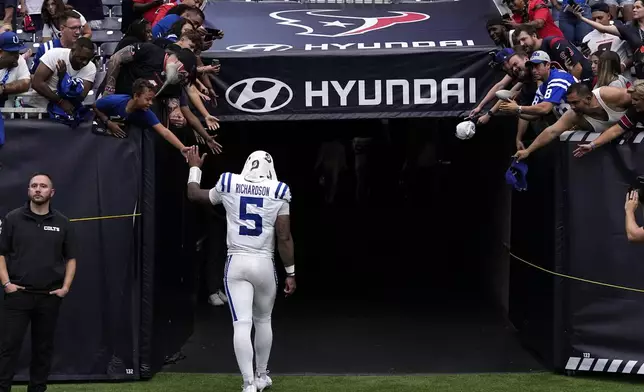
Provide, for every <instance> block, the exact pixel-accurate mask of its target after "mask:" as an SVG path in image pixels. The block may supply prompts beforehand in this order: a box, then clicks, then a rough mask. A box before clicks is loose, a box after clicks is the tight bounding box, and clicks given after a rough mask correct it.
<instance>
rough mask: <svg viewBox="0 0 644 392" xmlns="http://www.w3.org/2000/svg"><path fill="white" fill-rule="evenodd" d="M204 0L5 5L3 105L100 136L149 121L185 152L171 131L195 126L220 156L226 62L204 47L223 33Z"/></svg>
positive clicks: (0, 44)
mask: <svg viewBox="0 0 644 392" xmlns="http://www.w3.org/2000/svg"><path fill="white" fill-rule="evenodd" d="M203 8H204V4H203V0H183V1H181V0H123V1H121V0H67V1H66V2H64V1H63V0H20V2H19V4H17V3H12V2H11V1H9V0H5V2H4V18H3V21H4V24H3V25H2V28H1V30H0V97H1V99H2V100H4V102H3V103H2V106H3V107H4V108H5V109H4V110H3V111H4V112H11V111H13V112H20V110H19V109H16V108H32V109H33V108H36V109H41V111H42V112H43V113H44V112H47V113H48V115H49V118H51V119H53V120H54V121H57V122H60V123H64V124H67V125H69V126H71V127H76V126H78V125H79V124H80V123H81V122H84V121H86V120H89V119H90V118H92V117H93V118H94V121H93V131H94V132H95V133H97V134H101V135H108V136H114V137H125V136H126V135H127V131H128V127H127V125H129V124H132V125H135V126H139V127H142V128H148V127H149V128H152V129H154V130H155V131H157V132H158V133H159V134H160V135H161V136H162V137H163V138H165V139H166V140H167V141H168V142H169V143H171V144H172V145H173V146H175V147H176V148H177V149H179V150H180V151H182V153H184V155H185V153H186V151H187V148H186V147H185V146H184V145H183V144H182V143H181V141H179V139H178V138H177V137H176V136H175V135H174V134H173V133H172V132H171V131H170V130H169V128H170V126H175V127H180V128H181V127H190V128H192V130H193V131H194V133H195V136H196V137H197V141H199V142H202V143H204V144H206V145H207V146H208V147H209V148H210V149H211V150H212V151H213V152H214V153H219V152H220V149H221V146H220V145H219V144H218V143H217V142H216V141H215V139H214V137H213V136H212V135H211V134H210V133H209V131H214V130H216V129H218V128H219V122H218V120H217V118H215V117H214V116H212V115H211V114H210V113H211V111H212V109H213V108H214V107H215V106H216V102H217V98H218V97H217V94H216V93H215V90H214V88H213V82H212V79H211V78H212V77H213V76H215V75H216V74H217V73H218V72H219V70H220V65H219V64H218V62H215V63H213V64H211V65H205V64H204V63H203V62H202V59H201V57H200V54H201V52H202V51H204V50H208V49H209V48H210V47H211V46H212V45H213V42H214V41H215V40H216V39H220V38H222V37H223V32H222V31H220V30H217V29H210V28H206V27H205V26H204V21H205V16H204V13H203V10H202V9H203Z"/></svg>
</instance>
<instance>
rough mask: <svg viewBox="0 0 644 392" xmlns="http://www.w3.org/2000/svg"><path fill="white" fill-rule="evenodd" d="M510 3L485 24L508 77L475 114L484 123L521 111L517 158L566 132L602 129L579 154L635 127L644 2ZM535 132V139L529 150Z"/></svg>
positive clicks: (641, 99)
mask: <svg viewBox="0 0 644 392" xmlns="http://www.w3.org/2000/svg"><path fill="white" fill-rule="evenodd" d="M504 1H505V3H506V5H507V6H508V8H509V9H510V10H511V11H512V14H511V15H510V14H506V15H503V16H501V17H495V18H491V19H489V20H488V23H487V26H488V33H489V34H490V37H491V38H492V39H493V40H494V42H495V44H496V45H497V46H498V49H497V50H495V51H494V52H493V53H492V56H493V58H492V62H491V65H492V66H494V67H495V68H496V69H497V70H499V71H500V72H503V73H505V76H504V78H503V79H502V80H501V81H500V82H499V83H497V84H496V85H495V86H494V87H493V88H492V89H491V90H490V91H488V92H487V94H486V95H485V97H484V98H483V100H482V101H481V102H480V103H479V104H478V105H477V107H476V108H475V109H474V110H472V112H471V113H470V117H471V118H477V121H478V123H479V124H486V123H487V122H488V121H489V120H490V118H491V117H492V116H495V115H512V116H516V117H517V119H518V130H517V135H516V148H517V153H516V155H515V157H516V158H517V160H522V159H525V158H526V157H527V156H529V155H530V154H531V153H532V152H534V151H535V150H537V149H539V148H541V147H543V146H544V145H546V144H547V143H549V142H551V141H552V140H554V139H555V138H557V137H558V136H559V135H561V134H562V133H563V132H565V131H567V130H572V129H580V130H586V131H594V132H600V133H602V135H600V136H599V137H598V138H597V139H595V140H594V141H593V142H590V143H585V144H581V145H580V146H579V148H577V150H576V151H575V154H574V155H575V156H576V157H581V156H583V155H585V154H587V153H588V152H590V151H592V150H594V149H595V148H597V147H599V146H601V145H604V144H606V143H609V142H611V141H612V140H614V139H616V138H618V137H619V136H620V135H622V134H624V132H625V131H630V130H632V129H634V128H635V127H636V126H637V124H638V123H639V121H640V119H641V118H642V117H643V116H642V115H640V114H639V113H640V112H641V111H643V110H644V81H641V79H644V58H643V54H642V51H644V30H643V28H644V25H643V23H642V22H644V2H643V0H635V1H628V0H622V1H615V0H607V1H594V2H592V3H593V4H592V5H591V4H588V3H589V2H588V0H565V1H563V2H561V1H559V2H558V1H557V0H529V1H528V0H504ZM618 3H619V4H618ZM638 79H639V80H638ZM496 98H498V101H497V102H496V103H495V104H494V105H493V106H492V108H491V109H489V110H488V111H484V108H485V107H486V105H488V104H489V103H491V102H492V101H494V100H495V99H496ZM529 129H531V130H532V131H533V132H534V134H535V135H537V136H536V138H535V139H534V141H532V143H530V145H529V146H528V147H526V146H525V144H524V142H525V139H526V137H527V136H526V135H527V132H528V130H529Z"/></svg>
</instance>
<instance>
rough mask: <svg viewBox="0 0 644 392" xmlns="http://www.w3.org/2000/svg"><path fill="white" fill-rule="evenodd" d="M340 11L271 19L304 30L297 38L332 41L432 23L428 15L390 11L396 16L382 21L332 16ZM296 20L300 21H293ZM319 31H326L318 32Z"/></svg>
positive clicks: (304, 12) (285, 14) (305, 12)
mask: <svg viewBox="0 0 644 392" xmlns="http://www.w3.org/2000/svg"><path fill="white" fill-rule="evenodd" d="M338 11H342V10H315V11H309V10H290V11H278V12H273V13H271V14H270V17H271V18H273V19H277V20H279V21H280V22H278V23H277V24H280V25H285V26H294V27H299V28H301V29H304V31H303V32H300V33H297V34H298V35H309V36H315V37H329V38H336V37H349V36H352V35H359V34H365V33H368V32H370V31H376V30H382V29H386V28H387V27H391V26H395V25H397V24H403V23H415V22H422V21H424V20H427V19H429V15H427V14H421V13H420V12H399V11H389V13H390V14H395V15H394V16H379V17H357V16H344V15H337V14H333V13H334V12H338ZM345 12H346V11H345ZM293 14H298V15H293ZM290 16H292V17H290ZM295 17H297V19H294V18H295ZM304 19H306V20H304ZM318 28H321V29H323V30H322V31H318Z"/></svg>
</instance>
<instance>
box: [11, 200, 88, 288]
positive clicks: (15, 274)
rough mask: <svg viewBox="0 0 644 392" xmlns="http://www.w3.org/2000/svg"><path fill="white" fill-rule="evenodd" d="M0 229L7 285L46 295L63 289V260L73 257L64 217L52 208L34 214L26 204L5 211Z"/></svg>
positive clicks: (70, 231)
mask: <svg viewBox="0 0 644 392" xmlns="http://www.w3.org/2000/svg"><path fill="white" fill-rule="evenodd" d="M1 227H2V232H1V233H0V255H1V256H4V257H5V259H6V262H7V270H8V272H9V280H10V281H11V283H14V284H17V285H19V286H23V287H25V289H27V290H30V291H36V292H47V293H48V292H49V291H52V290H56V289H59V288H61V287H63V281H64V280H65V268H66V264H67V261H68V260H70V259H73V258H75V257H76V253H75V244H76V243H75V240H74V234H73V231H72V227H71V223H70V222H69V219H67V217H66V216H64V215H63V214H61V213H60V212H58V211H56V210H52V209H50V211H49V213H48V214H47V215H36V214H34V213H33V212H32V211H31V209H30V208H29V204H27V205H26V206H24V207H21V208H17V209H15V210H13V211H11V212H9V213H8V214H7V216H6V218H5V219H4V220H3V221H2V226H1ZM2 283H6V282H2Z"/></svg>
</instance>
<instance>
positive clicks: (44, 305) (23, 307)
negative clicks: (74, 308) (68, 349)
mask: <svg viewBox="0 0 644 392" xmlns="http://www.w3.org/2000/svg"><path fill="white" fill-rule="evenodd" d="M61 302H62V299H61V298H59V297H57V296H55V295H48V294H34V293H29V292H24V291H17V292H15V293H11V294H5V295H4V302H3V304H2V305H3V306H2V308H3V309H2V310H3V312H2V319H1V320H0V392H9V391H10V390H11V381H12V379H13V376H14V374H15V372H16V366H17V364H18V359H19V356H20V349H21V346H22V341H23V339H24V336H25V332H26V331H27V327H28V326H29V322H31V367H30V371H29V374H30V380H29V387H28V388H27V391H28V392H44V391H45V390H46V389H47V378H48V377H49V371H50V369H51V357H52V352H53V348H54V334H55V330H56V322H57V320H58V310H59V309H60V304H61Z"/></svg>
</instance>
